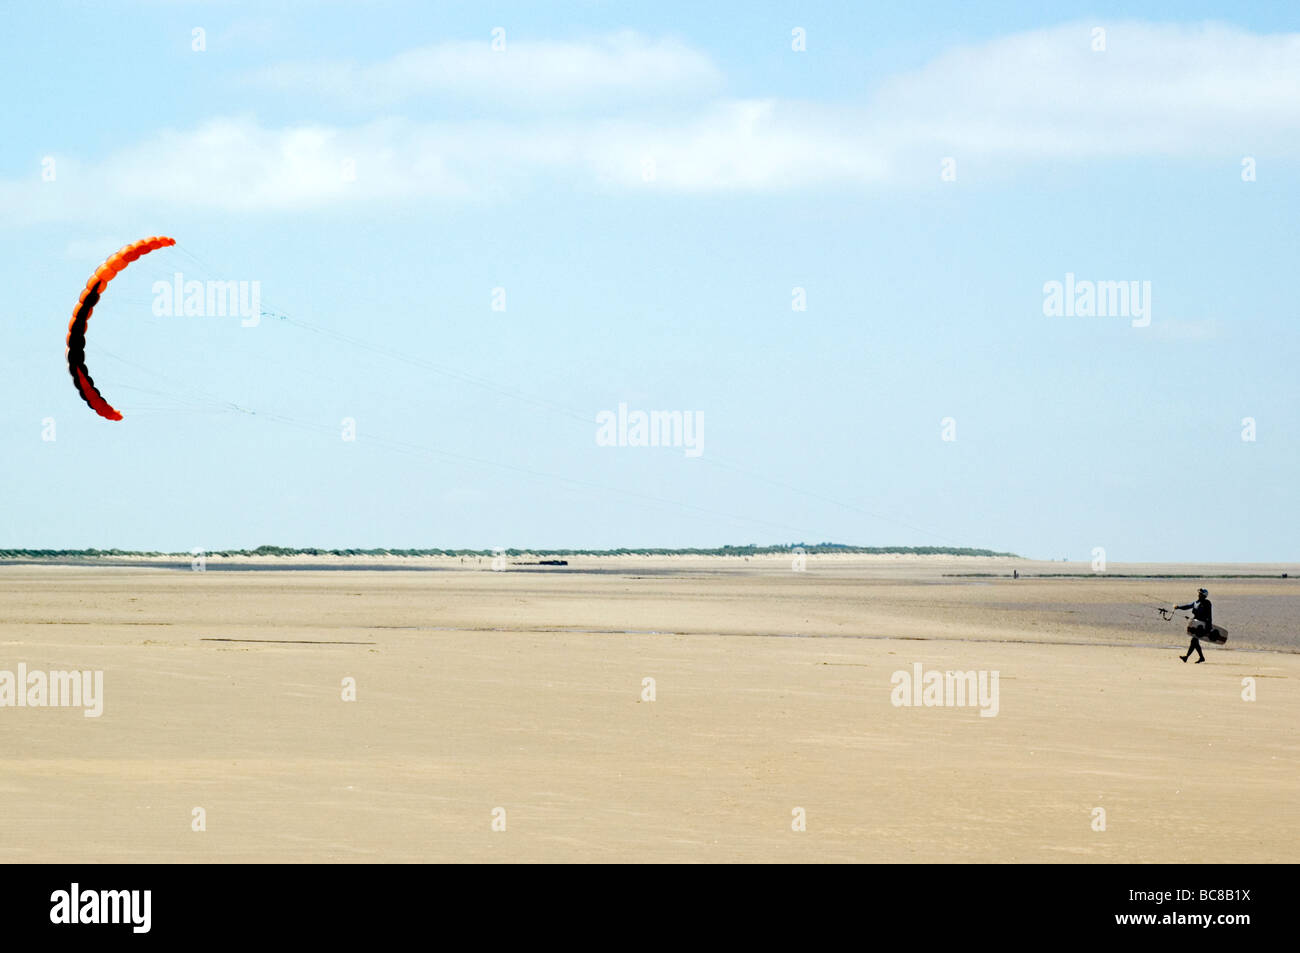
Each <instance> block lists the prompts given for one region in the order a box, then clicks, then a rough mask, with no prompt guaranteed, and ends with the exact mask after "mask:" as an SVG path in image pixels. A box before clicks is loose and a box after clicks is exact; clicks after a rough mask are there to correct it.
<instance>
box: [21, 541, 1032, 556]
mask: <svg viewBox="0 0 1300 953" xmlns="http://www.w3.org/2000/svg"><path fill="white" fill-rule="evenodd" d="M796 550H802V551H803V552H804V553H806V554H808V555H810V556H815V555H820V554H827V553H844V554H850V555H867V556H893V555H900V556H1015V553H1000V552H996V551H994V550H992V549H971V548H969V547H964V546H848V545H845V544H843V543H779V544H774V545H769V546H760V545H758V544H756V543H750V544H748V545H745V546H718V547H714V548H711V549H635V548H622V549H506V550H500V551H498V550H491V549H315V548H302V549H299V548H294V547H290V546H258V547H257V548H256V549H224V550H212V551H209V552H205V553H204V555H205V556H223V557H235V556H244V557H247V556H494V555H497V553H498V552H502V553H504V554H505V555H507V556H524V555H532V556H784V555H791V554H794V553H795V551H796ZM191 555H192V554H191V553H163V552H154V551H140V550H127V549H0V559H95V558H99V557H104V556H156V557H161V556H176V557H185V558H187V559H188V558H190V557H191Z"/></svg>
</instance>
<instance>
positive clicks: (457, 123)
mask: <svg viewBox="0 0 1300 953" xmlns="http://www.w3.org/2000/svg"><path fill="white" fill-rule="evenodd" d="M4 17H5V23H6V30H5V31H4V35H3V36H2V37H0V70H3V71H4V73H5V74H7V75H5V77H4V79H5V82H4V83H3V84H0V90H2V91H0V129H3V140H2V141H3V148H0V285H2V286H3V287H4V288H5V289H6V294H5V296H4V298H3V299H0V397H3V406H2V407H0V446H2V447H3V452H2V456H0V460H2V461H3V466H2V468H0V489H2V490H3V499H4V502H3V505H2V506H0V549H4V548H89V547H96V548H101V549H104V548H122V549H146V550H166V551H190V550H193V549H203V550H208V551H213V550H220V549H227V548H251V547H255V546H258V545H264V544H274V545H282V546H301V547H312V546H315V547H324V548H349V547H366V548H370V547H391V548H475V549H489V548H493V547H514V548H617V547H630V548H638V547H697V546H702V547H711V546H718V545H724V544H744V543H751V542H754V543H764V544H766V543H798V542H806V543H814V542H820V541H835V542H841V543H846V544H856V545H863V546H890V545H911V546H972V547H982V548H991V549H996V550H999V551H1011V552H1015V553H1019V554H1021V555H1025V556H1030V557H1034V558H1043V559H1061V558H1069V559H1077V560H1085V561H1086V560H1092V559H1093V558H1094V556H1095V555H1096V553H1097V551H1101V552H1103V553H1104V556H1105V558H1106V559H1107V560H1108V561H1111V562H1132V561H1154V560H1161V561H1163V560H1172V561H1211V560H1214V561H1218V560H1223V561H1276V562H1285V561H1289V560H1294V559H1295V558H1296V557H1297V556H1300V548H1298V545H1297V540H1298V539H1300V534H1298V533H1297V529H1298V528H1300V500H1298V499H1297V493H1296V488H1297V475H1298V473H1300V451H1298V450H1297V448H1298V447H1300V422H1298V421H1297V411H1298V410H1300V385H1298V384H1297V375H1296V368H1295V362H1296V357H1297V353H1300V352H1298V349H1297V344H1298V343H1300V331H1297V323H1298V319H1300V305H1297V298H1296V293H1295V290H1294V275H1295V262H1296V259H1297V252H1298V251H1300V238H1298V237H1297V228H1296V222H1297V220H1298V219H1300V201H1298V200H1297V196H1298V195H1300V105H1298V104H1300V8H1298V7H1296V6H1295V5H1294V4H1289V3H1275V4H1274V3H1254V4H1251V3H1245V4H1242V3H1196V2H1190V3H1148V4H1134V3H1092V4H1089V5H1079V6H1077V7H1073V6H1071V5H1069V4H1051V5H1043V4H1040V3H984V4H965V3H932V4H849V3H824V4H823V3H760V4H750V3H730V2H718V3H711V4H695V3H685V2H682V3H678V2H656V3H653V4H651V3H604V2H585V3H584V2H577V3H566V4H541V3H526V2H520V3H493V2H484V3H476V4H472V5H467V4H460V3H455V4H452V3H445V4H436V3H397V2H392V3H389V2H359V3H307V2H286V3H238V2H212V3H202V2H200V3H182V2H162V0H157V2H130V0H128V2H124V3H118V4H113V5H111V6H110V5H107V4H98V3H88V2H83V3H68V2H57V0H53V2H48V3H43V4H15V5H12V6H8V7H6V9H5V13H4ZM157 235H165V236H171V237H174V238H176V240H177V242H178V244H177V245H176V246H175V247H174V248H164V249H160V250H159V251H157V252H154V253H152V254H151V255H149V256H147V257H145V258H142V259H140V260H139V261H138V262H136V263H134V264H132V265H131V266H130V267H129V268H127V269H126V270H125V271H124V272H122V273H121V274H120V275H119V276H118V277H117V278H116V279H115V280H114V281H113V282H112V283H111V285H110V286H109V287H108V289H107V291H106V293H105V294H104V296H103V300H102V302H101V303H100V304H99V306H98V307H97V308H96V309H95V312H94V315H93V317H92V318H91V321H90V325H89V332H88V344H87V349H86V363H87V365H88V367H89V370H90V372H91V374H92V375H93V377H94V380H95V382H96V384H97V386H98V387H99V388H100V389H101V390H102V391H103V393H104V396H105V397H106V399H108V401H109V402H110V403H112V404H113V405H114V406H116V407H117V408H118V409H119V410H120V411H121V412H122V413H123V414H124V416H125V419H124V420H122V421H121V422H109V421H106V420H103V419H101V418H100V417H98V416H96V414H95V413H93V412H92V411H91V410H90V408H88V407H87V406H86V404H84V403H83V402H82V401H81V399H80V398H79V396H78V394H77V391H76V389H75V388H74V387H73V383H72V380H71V378H70V377H69V374H68V369H67V365H66V360H65V352H64V337H65V335H66V327H67V322H68V319H69V318H70V316H71V314H72V311H73V308H74V307H75V305H76V303H77V296H78V294H79V293H80V292H81V290H82V288H83V287H84V286H85V283H86V281H87V279H88V278H89V276H90V275H91V273H92V272H93V271H94V270H95V268H96V267H97V266H98V265H99V264H100V263H101V262H103V261H104V259H105V258H106V257H108V256H109V255H111V254H112V253H113V252H115V251H116V250H117V249H118V248H119V247H121V246H123V245H125V244H127V243H129V242H132V241H135V240H137V239H141V238H147V237H151V236H157ZM178 273H179V274H180V276H181V278H180V280H181V281H182V283H184V282H195V281H197V282H201V283H214V282H230V281H233V282H245V283H246V284H245V285H244V288H245V289H246V290H247V291H248V292H249V294H250V296H251V294H252V290H253V289H254V288H255V289H256V291H257V295H258V299H257V300H258V306H257V307H256V309H254V310H255V311H256V313H255V314H253V315H252V316H251V317H241V316H240V315H233V316H232V315H220V314H186V313H184V312H185V309H184V308H179V309H176V308H172V309H171V310H169V306H168V305H167V304H166V303H163V302H162V301H161V296H162V294H163V292H162V291H161V290H160V289H161V288H162V287H163V286H170V285H172V284H173V283H174V281H175V280H176V275H177V274H178ZM1067 276H1070V277H1067ZM1053 282H1058V283H1060V288H1061V289H1065V288H1066V287H1067V286H1068V287H1069V288H1070V290H1071V292H1072V293H1071V295H1070V298H1071V301H1070V303H1071V305H1072V306H1071V307H1070V308H1068V309H1064V311H1062V309H1055V310H1054V309H1053V308H1052V306H1051V304H1050V300H1049V299H1050V297H1051V291H1050V289H1051V288H1052V283H1053ZM1089 282H1108V283H1123V287H1124V288H1125V289H1126V290H1130V291H1131V292H1132V295H1131V298H1130V300H1129V301H1128V302H1127V303H1126V304H1127V307H1123V305H1124V304H1125V303H1124V302H1121V301H1120V300H1119V299H1118V298H1116V299H1115V301H1114V302H1113V303H1115V304H1116V305H1117V306H1118V307H1117V308H1115V309H1111V310H1112V311H1115V310H1117V311H1118V312H1119V313H1107V314H1097V313H1093V314H1088V313H1087V308H1086V306H1084V305H1082V304H1080V306H1079V307H1078V308H1076V307H1073V305H1074V304H1076V303H1078V302H1079V299H1077V298H1076V297H1075V295H1077V294H1083V293H1085V292H1083V291H1081V290H1080V289H1081V288H1082V286H1083V285H1084V284H1086V283H1089ZM1130 283H1132V284H1130ZM199 287H200V289H201V290H203V291H204V293H206V289H207V288H208V285H207V284H201V285H200V286H199ZM1102 287H1103V288H1105V287H1110V288H1111V289H1112V291H1113V290H1114V289H1115V288H1117V287H1118V285H1115V284H1112V285H1109V286H1102ZM1062 293H1064V292H1062ZM199 297H200V298H203V294H200V296H199ZM1105 297H1106V296H1105V295H1104V294H1103V295H1102V296H1101V298H1103V299H1104V298H1105ZM250 300H251V297H250ZM1093 310H1094V311H1096V310H1097V309H1095V308H1094V309H1093ZM1080 312H1083V313H1080ZM620 406H623V407H624V413H625V414H626V415H635V413H636V412H638V411H641V412H646V413H649V412H651V411H665V412H669V413H674V412H675V413H677V414H680V415H681V419H683V420H686V419H690V420H691V421H692V424H693V427H692V433H691V436H692V437H693V438H694V439H693V441H692V442H691V443H690V444H689V445H687V443H686V441H685V440H680V441H675V440H672V439H669V440H665V441H664V442H665V443H670V444H673V445H669V446H662V445H661V446H633V445H625V446H618V445H614V446H610V445H604V444H607V443H609V441H608V440H607V439H604V438H602V436H601V432H602V431H601V426H600V425H599V424H598V420H606V419H608V417H607V416H605V417H602V415H614V416H615V418H617V415H618V413H619V409H620ZM688 414H689V415H690V416H689V418H688V417H687V416H686V415H688ZM628 419H629V420H630V421H632V422H635V416H629V417H628ZM606 432H608V431H606ZM665 436H666V437H673V436H674V435H673V434H671V433H669V434H666V435H665ZM635 438H636V433H635V431H633V432H631V437H630V440H629V441H628V442H631V443H634V442H636V441H635ZM615 442H617V441H615Z"/></svg>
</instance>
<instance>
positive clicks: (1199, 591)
mask: <svg viewBox="0 0 1300 953" xmlns="http://www.w3.org/2000/svg"><path fill="white" fill-rule="evenodd" d="M1196 594H1197V595H1198V596H1200V597H1201V598H1202V599H1204V598H1205V597H1206V596H1208V595H1209V594H1210V590H1209V589H1197V590H1196Z"/></svg>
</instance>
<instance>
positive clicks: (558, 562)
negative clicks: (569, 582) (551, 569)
mask: <svg viewBox="0 0 1300 953" xmlns="http://www.w3.org/2000/svg"><path fill="white" fill-rule="evenodd" d="M510 565H512V566H567V565H569V561H568V560H567V559H539V560H537V561H536V562H532V563H518V562H516V563H511V564H510Z"/></svg>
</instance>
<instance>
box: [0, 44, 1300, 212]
mask: <svg viewBox="0 0 1300 953" xmlns="http://www.w3.org/2000/svg"><path fill="white" fill-rule="evenodd" d="M1090 39H1091V37H1090V33H1089V26H1088V25H1087V24H1071V25H1066V26H1061V27H1056V28H1053V29H1050V30H1038V31H1032V32H1028V33H1022V34H1018V35H1015V36H1010V37H1005V38H1002V39H998V40H994V41H991V42H989V43H985V44H982V45H979V46H968V47H962V48H959V49H954V50H952V51H949V52H948V53H946V54H944V55H942V56H940V57H939V58H937V59H936V60H934V61H933V62H931V63H930V64H929V65H927V66H925V67H924V68H922V69H921V70H918V71H916V72H914V73H910V74H906V75H900V76H897V77H895V78H893V79H892V80H890V81H889V82H887V83H886V84H884V85H883V86H882V87H881V88H880V89H879V90H878V91H877V92H876V94H875V95H874V96H873V97H872V99H871V100H870V102H868V103H864V104H861V105H857V106H832V105H827V104H818V103H809V102H791V101H779V100H735V99H731V100H722V99H713V100H709V101H705V102H699V103H692V104H690V105H689V106H683V105H681V104H678V105H677V106H676V107H673V108H667V107H666V106H665V104H663V103H658V104H653V105H648V104H646V103H642V104H641V105H639V106H638V105H636V104H634V103H632V102H630V101H624V102H620V105H619V108H618V109H617V110H614V111H611V112H610V114H609V115H599V114H598V115H595V116H591V115H579V114H577V113H558V114H557V113H556V111H555V110H554V109H552V108H549V106H548V107H547V108H545V109H542V110H538V111H535V112H533V113H529V112H527V111H525V112H523V113H522V114H521V113H519V112H518V111H517V110H515V109H513V108H507V109H506V110H505V114H504V115H502V114H498V113H495V112H493V113H491V118H483V119H475V120H464V119H457V120H448V121H443V122H415V121H411V120H406V119H400V118H388V119H380V120H373V121H369V122H364V123H360V124H352V125H341V124H326V123H319V124H299V125H292V126H287V127H283V128H269V127H266V126H264V125H262V124H260V123H259V122H257V121H256V120H255V119H253V118H251V117H226V118H218V119H213V120H210V121H208V122H205V123H202V124H200V125H198V126H196V127H194V128H192V129H187V130H168V131H164V132H161V133H158V134H156V135H155V136H153V137H151V138H150V139H149V140H148V141H144V142H141V143H139V144H137V145H134V146H131V147H128V148H125V149H123V150H121V151H119V152H116V153H114V154H111V155H109V156H107V157H106V158H104V159H102V160H100V161H98V162H90V161H87V160H85V159H79V158H77V157H59V164H58V173H59V174H58V179H57V181H56V182H51V183H43V182H41V181H40V180H39V177H38V176H37V175H36V174H35V172H34V173H33V175H32V176H31V177H30V178H28V179H25V180H23V181H16V180H10V181H7V182H6V181H0V223H4V222H8V223H9V224H24V223H27V222H32V221H39V220H44V219H60V218H85V217H88V216H93V215H94V214H99V215H101V216H103V217H104V220H111V219H113V218H115V217H117V216H120V215H121V213H122V211H123V210H124V207H128V206H135V205H145V206H147V205H149V204H151V203H154V204H157V203H161V204H163V205H175V206H181V207H191V208H210V209H222V210H233V211H241V212H246V211H266V210H270V211H276V210H296V209H305V208H312V207H318V206H325V205H329V204H336V203H346V202H349V201H357V202H366V203H370V204H372V205H373V204H374V203H382V202H393V203H399V202H400V203H405V202H411V201H420V200H438V199H453V200H465V199H474V198H480V197H498V196H503V195H510V194H515V193H518V192H521V191H524V190H527V189H529V188H531V187H533V186H534V185H536V184H538V183H539V182H541V181H542V180H546V182H547V183H548V184H549V183H551V182H554V181H560V182H565V183H568V184H576V185H578V186H579V187H584V186H585V187H594V188H604V189H615V190H620V189H643V190H644V189H653V190H666V191H675V192H687V193H690V192H728V191H730V192H740V191H750V192H756V191H780V190H791V189H803V188H816V187H831V188H865V187H870V186H872V185H876V184H880V183H890V184H897V183H905V182H908V181H926V182H933V181H935V180H936V179H937V176H938V167H939V165H938V164H939V159H940V158H941V157H943V156H949V155H951V156H955V157H957V158H958V161H959V163H960V162H961V161H963V159H964V158H972V159H975V160H976V161H977V162H978V161H980V160H990V159H991V160H996V161H997V162H998V164H999V165H1000V166H1002V167H1005V168H1019V167H1021V166H1022V165H1023V164H1026V163H1033V162H1036V161H1041V160H1043V159H1045V158H1050V159H1079V160H1095V159H1098V158H1108V157H1162V158H1204V157H1207V156H1214V157H1222V158H1225V159H1230V160H1231V161H1232V163H1233V165H1234V167H1235V164H1236V162H1237V161H1239V157H1240V156H1243V155H1259V154H1271V155H1274V156H1282V157H1288V158H1295V157H1300V109H1298V108H1297V103H1300V35H1297V34H1287V35H1279V36H1261V35H1257V34H1252V33H1249V32H1246V31H1244V30H1240V29H1237V28H1233V27H1226V26H1214V25H1207V26H1198V27H1175V26H1151V25H1146V24H1133V23H1126V24H1113V25H1110V26H1108V28H1107V45H1108V47H1109V48H1108V50H1107V51H1106V52H1104V53H1094V52H1093V51H1092V50H1091V48H1090ZM480 46H481V47H482V48H480ZM432 50H433V52H430V51H429V50H423V51H412V52H411V53H409V54H402V55H401V56H398V57H394V58H393V59H392V60H389V61H387V62H386V63H383V64H379V65H377V66H373V67H365V68H356V69H357V70H359V72H357V73H356V74H355V77H359V78H360V85H359V87H358V88H359V89H360V91H361V92H360V95H361V96H362V97H363V98H378V99H385V98H386V97H399V98H400V97H405V96H411V95H416V94H418V93H420V92H422V91H423V92H427V91H431V90H442V91H450V92H455V91H457V90H461V89H462V87H463V90H464V92H465V95H467V96H470V95H476V96H479V97H487V98H492V97H496V98H498V99H499V98H501V97H505V98H507V99H509V98H510V97H514V96H520V97H524V99H526V100H527V101H528V102H530V103H532V104H533V105H534V106H536V105H538V104H539V103H543V102H545V103H550V102H552V101H554V99H555V98H556V97H560V98H564V97H566V96H569V95H570V94H572V95H574V96H580V95H586V94H587V93H588V92H590V91H591V90H596V91H598V92H599V93H600V94H602V95H608V94H610V93H618V92H627V91H629V90H633V89H635V90H639V91H641V92H644V93H647V94H648V93H650V92H654V91H659V92H664V91H668V90H682V89H686V88H688V87H691V86H692V84H693V83H695V82H697V81H698V82H701V83H703V84H705V85H709V84H716V80H717V77H716V75H715V71H714V69H713V67H712V66H711V64H710V63H709V61H708V60H707V58H705V57H704V56H703V55H702V54H698V53H693V52H691V51H690V50H688V49H686V48H684V47H681V46H680V45H678V44H676V43H673V42H669V41H654V42H652V41H648V40H645V39H643V38H640V37H638V36H636V35H635V34H620V35H619V37H618V38H613V39H609V38H607V39H605V40H600V41H595V42H593V43H590V44H586V45H582V44H545V43H538V44H528V43H515V44H512V45H511V46H510V53H508V54H504V53H503V54H494V53H492V52H490V50H488V49H487V47H486V44H481V45H473V50H472V51H470V50H468V49H466V48H462V47H461V46H458V45H453V46H451V47H448V46H441V47H435V48H432ZM494 57H514V59H509V58H507V59H500V60H495V61H494V60H493V58H494ZM458 63H460V64H462V66H463V69H456V68H454V67H455V66H456V64H458ZM294 69H297V67H294V68H292V69H288V71H287V72H283V73H281V74H277V75H279V76H280V81H281V82H283V83H284V84H286V85H287V87H290V88H292V87H293V86H294V83H295V82H297V80H296V79H295V78H294V77H295V75H296V74H295V73H294V72H293V70H294ZM335 82H338V83H342V82H343V80H342V79H341V78H339V77H335V79H334V80H331V81H330V82H327V83H326V84H325V86H324V88H323V89H324V91H325V92H326V93H330V92H331V90H332V89H333V87H332V86H331V83H335ZM335 91H336V92H338V93H339V94H340V95H343V94H344V93H343V90H342V87H340V88H339V89H338V90H335ZM528 97H531V98H528ZM524 99H521V100H520V102H522V101H524ZM512 102H513V100H512ZM587 102H588V103H590V102H591V100H587ZM349 170H354V171H355V176H354V177H353V176H351V175H350V174H349Z"/></svg>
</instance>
